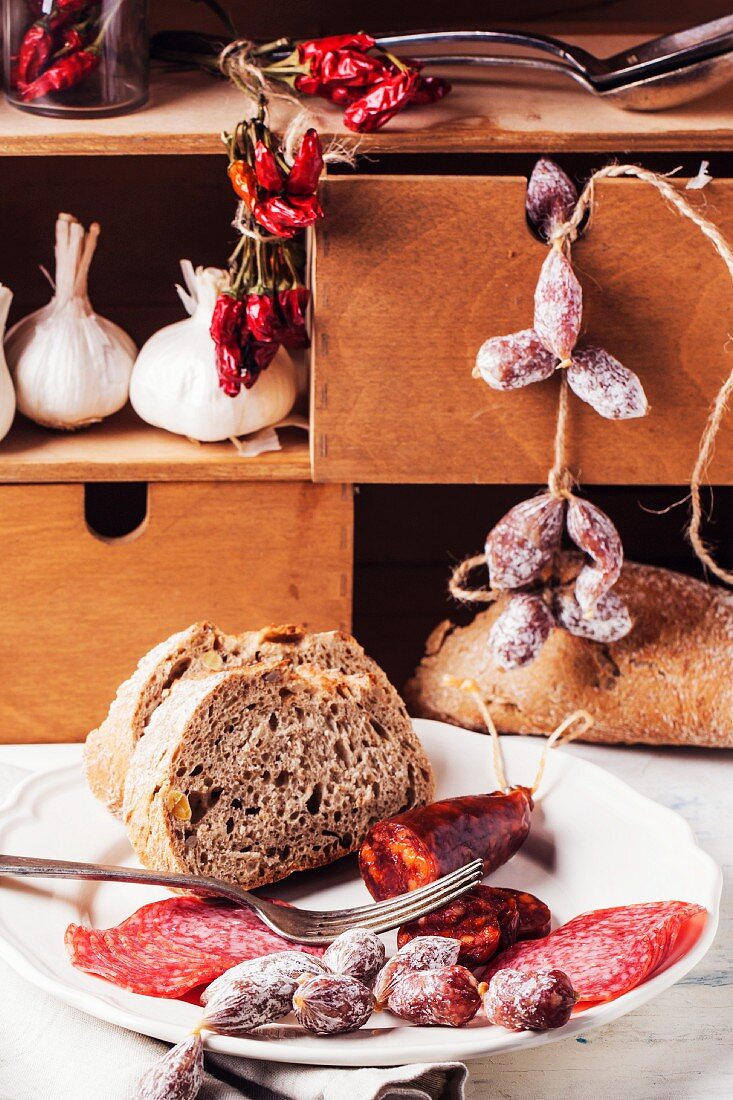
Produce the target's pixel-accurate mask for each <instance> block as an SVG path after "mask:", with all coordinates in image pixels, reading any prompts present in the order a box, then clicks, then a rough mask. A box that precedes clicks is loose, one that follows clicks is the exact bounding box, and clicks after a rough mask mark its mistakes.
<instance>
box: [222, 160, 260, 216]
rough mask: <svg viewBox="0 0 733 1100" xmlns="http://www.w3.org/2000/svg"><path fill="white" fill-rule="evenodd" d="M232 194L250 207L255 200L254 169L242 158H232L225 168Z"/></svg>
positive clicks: (255, 181) (255, 180)
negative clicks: (232, 190)
mask: <svg viewBox="0 0 733 1100" xmlns="http://www.w3.org/2000/svg"><path fill="white" fill-rule="evenodd" d="M227 175H228V176H229V179H230V180H231V184H232V187H233V189H234V194H235V195H237V196H238V197H239V198H240V199H241V200H242V202H244V203H246V205H247V206H248V207H249V208H250V210H251V209H252V207H253V206H254V204H255V202H256V201H257V179H256V177H255V174H254V171H253V169H252V168H250V166H249V165H248V164H247V163H246V161H243V160H233V161H232V163H231V164H230V165H229V167H228V168H227Z"/></svg>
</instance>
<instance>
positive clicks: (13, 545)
mask: <svg viewBox="0 0 733 1100" xmlns="http://www.w3.org/2000/svg"><path fill="white" fill-rule="evenodd" d="M0 539H1V541H2V546H3V561H2V570H0V606H2V608H3V617H2V623H0V668H2V691H1V692H0V741H4V742H12V741H70V740H81V739H83V738H84V737H85V735H86V733H87V732H88V731H89V730H90V729H91V728H92V727H93V726H95V725H96V724H97V723H98V722H99V721H100V720H101V719H102V718H103V717H104V715H105V713H106V710H107V707H108V705H109V702H110V700H111V699H112V697H113V695H114V693H115V690H116V688H117V686H118V685H119V683H120V682H121V681H122V680H123V679H124V678H125V677H126V676H128V675H129V674H130V672H131V671H132V670H133V668H134V667H135V664H136V662H137V661H138V659H139V658H140V657H141V656H142V654H143V653H145V652H146V651H147V650H148V649H149V648H150V647H151V646H153V645H154V644H156V643H157V642H159V641H161V640H162V639H163V638H165V637H167V636H168V635H169V634H171V633H173V632H174V631H176V630H179V629H181V628H183V627H185V626H187V625H188V624H189V623H191V622H193V621H195V620H196V619H204V618H207V619H210V620H213V621H214V622H216V623H217V624H219V625H220V626H221V627H223V628H224V629H225V630H229V631H239V630H244V629H250V628H259V627H261V626H263V625H265V624H266V623H269V622H304V623H306V624H308V625H309V626H311V627H313V628H319V629H334V628H345V629H348V628H349V626H350V620H351V567H352V493H351V488H350V486H346V485H322V486H321V485H313V484H311V483H309V482H307V481H279V482H272V481H270V482H265V481H262V482H248V483H239V484H237V483H206V482H195V483H194V482H182V483H177V484H158V483H151V484H149V485H148V508H147V516H146V518H145V520H144V522H143V525H142V527H141V528H139V529H138V530H137V531H136V532H133V533H132V534H131V535H128V536H127V537H125V538H122V539H119V540H112V541H109V540H103V539H100V538H99V537H97V536H96V535H95V534H93V533H91V532H90V531H89V529H88V528H87V526H86V523H85V512H84V485H83V484H63V485H62V484H58V485H37V484H36V485H3V486H0Z"/></svg>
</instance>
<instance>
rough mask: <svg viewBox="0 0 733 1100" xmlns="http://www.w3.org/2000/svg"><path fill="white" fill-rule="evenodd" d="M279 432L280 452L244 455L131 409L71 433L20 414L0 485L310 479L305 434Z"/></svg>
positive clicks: (0, 465)
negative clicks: (176, 431)
mask: <svg viewBox="0 0 733 1100" xmlns="http://www.w3.org/2000/svg"><path fill="white" fill-rule="evenodd" d="M278 435H279V437H280V443H281V447H282V450H280V451H271V452H268V453H266V454H261V455H257V456H256V457H254V458H243V457H242V456H240V455H239V454H238V452H237V450H236V448H235V446H234V444H233V443H231V442H224V443H197V442H196V441H195V440H193V439H186V438H184V437H183V436H180V435H172V434H171V433H170V432H164V431H163V430H162V429H161V428H152V427H151V426H150V425H149V424H145V423H144V422H143V421H142V420H140V419H139V417H137V416H136V415H135V413H134V412H133V411H132V409H131V408H129V407H127V408H125V409H123V410H122V412H119V413H116V414H115V416H112V417H109V419H107V420H105V421H104V422H103V423H102V424H95V425H94V426H92V427H91V428H88V429H85V430H84V431H80V432H72V433H67V432H55V431H49V430H48V429H46V428H39V427H38V425H36V424H32V423H31V422H30V421H29V420H26V418H25V417H22V416H19V417H17V418H16V421H15V423H14V425H13V427H12V430H11V431H10V434H9V435H7V436H6V437H5V439H3V440H2V442H0V482H25V481H31V482H38V481H62V482H68V481H256V480H268V479H270V480H276V481H300V480H308V479H309V478H310V460H309V457H308V443H307V441H306V437H307V433H306V432H305V431H302V430H301V429H298V428H282V429H279V430H278Z"/></svg>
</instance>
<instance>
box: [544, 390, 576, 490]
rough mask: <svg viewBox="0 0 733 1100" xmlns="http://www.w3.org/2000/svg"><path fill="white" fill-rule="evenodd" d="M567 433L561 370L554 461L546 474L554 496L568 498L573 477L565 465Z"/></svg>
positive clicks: (566, 401) (565, 402) (566, 397)
mask: <svg viewBox="0 0 733 1100" xmlns="http://www.w3.org/2000/svg"><path fill="white" fill-rule="evenodd" d="M567 433H568V379H567V375H566V374H565V372H564V371H563V373H562V374H561V375H560V396H559V398H558V404H557V425H556V427H555V443H554V456H555V457H554V462H553V464H552V469H551V470H550V472H549V473H548V475H547V486H548V488H549V490H550V492H551V493H552V495H553V496H554V497H560V498H561V499H562V500H569V499H570V497H571V496H572V495H573V492H572V490H573V485H574V479H573V475H572V474H571V472H570V470H569V469H568V465H567V457H566V452H567Z"/></svg>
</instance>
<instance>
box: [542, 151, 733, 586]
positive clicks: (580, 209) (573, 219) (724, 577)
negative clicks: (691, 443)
mask: <svg viewBox="0 0 733 1100" xmlns="http://www.w3.org/2000/svg"><path fill="white" fill-rule="evenodd" d="M619 176H633V177H635V178H636V179H639V180H642V182H644V183H648V184H650V185H651V186H652V187H654V188H656V190H657V191H658V192H659V194H660V195H661V196H662V197H663V198H664V199H665V200H666V201H667V202H668V203H669V205H670V206H671V207H672V208H673V209H674V210H676V211H677V213H678V214H680V215H681V216H682V217H684V218H687V219H689V221H691V222H692V223H693V224H694V225H696V226H697V228H698V229H699V230H700V232H701V233H703V234H704V236H706V237H707V238H708V240H709V241H710V243H711V244H712V246H713V248H714V249H715V251H716V252H717V253H718V255H719V256H720V258H721V260H722V261H723V263H724V264H725V266H726V268H727V270H728V274H729V275H730V277H731V279H732V280H733V249H732V248H731V246H730V245H729V244H728V242H727V241H726V239H725V237H724V236H723V234H722V233H721V231H720V230H719V229H718V227H717V226H716V225H714V224H713V223H712V222H710V221H708V219H707V218H704V217H703V216H702V215H701V214H700V213H699V212H698V211H697V210H696V209H695V207H694V206H693V205H692V204H691V203H690V202H689V200H688V199H686V198H685V196H684V195H682V194H681V193H680V191H679V190H678V189H677V188H676V187H674V186H673V184H672V183H671V182H670V181H669V179H667V178H666V177H665V176H660V175H658V174H657V173H656V172H650V171H649V170H648V169H647V168H640V167H639V166H638V165H636V164H609V165H607V166H606V167H605V168H601V169H599V171H597V172H594V173H593V175H592V176H591V178H590V179H589V180H588V183H587V184H586V185H585V188H584V190H583V192H582V194H581V196H580V198H579V199H578V202H577V204H576V206H575V209H574V210H573V213H572V214H571V216H570V217H569V218H568V220H567V221H566V222H564V223H563V224H562V225H559V226H558V227H557V228H556V229H555V231H554V233H553V234H552V237H551V243H552V244H553V245H556V246H560V247H562V248H569V246H570V245H571V244H572V243H573V242H574V241H576V240H577V238H578V231H579V229H580V226H581V224H582V223H583V221H584V219H585V218H586V215H587V216H588V219H589V220H590V219H591V218H592V216H593V212H594V206H595V184H596V183H597V182H598V180H602V179H614V178H618V177H619ZM731 395H733V369H731V372H730V374H729V375H728V378H727V379H726V380H725V382H724V383H723V385H722V386H721V387H720V389H719V390H718V393H717V395H716V397H715V400H714V402H713V405H712V408H711V410H710V414H709V416H708V419H707V422H706V424H705V428H704V430H703V433H702V436H701V439H700V445H699V448H698V454H697V459H696V460H695V465H694V467H693V470H692V475H691V477H690V498H691V512H692V515H691V519H690V525H689V530H688V537H689V539H690V542H691V544H692V548H693V550H694V551H695V554H696V555H697V557H698V559H699V560H700V561H701V562H702V564H703V565H704V566H706V568H707V569H709V570H710V572H711V573H713V574H714V575H715V576H716V577H717V578H718V579H719V580H721V581H724V582H725V583H726V584H733V571H730V570H727V569H723V567H722V566H720V565H718V564H717V562H716V561H715V559H714V558H713V556H712V554H711V552H710V550H709V549H708V548H707V546H706V545H705V542H704V540H703V537H702V534H701V528H702V523H703V519H704V513H703V507H702V501H701V492H700V490H701V488H702V485H703V483H704V481H705V477H706V474H707V471H708V468H709V466H710V462H711V459H712V457H713V452H714V450H715V438H716V436H717V434H718V431H719V429H720V425H721V423H722V421H723V417H724V415H725V411H726V407H727V404H728V401H729V400H730V398H731ZM559 425H560V417H558V428H559ZM556 445H557V439H556ZM556 465H557V447H556ZM554 469H555V467H553V471H554Z"/></svg>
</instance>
